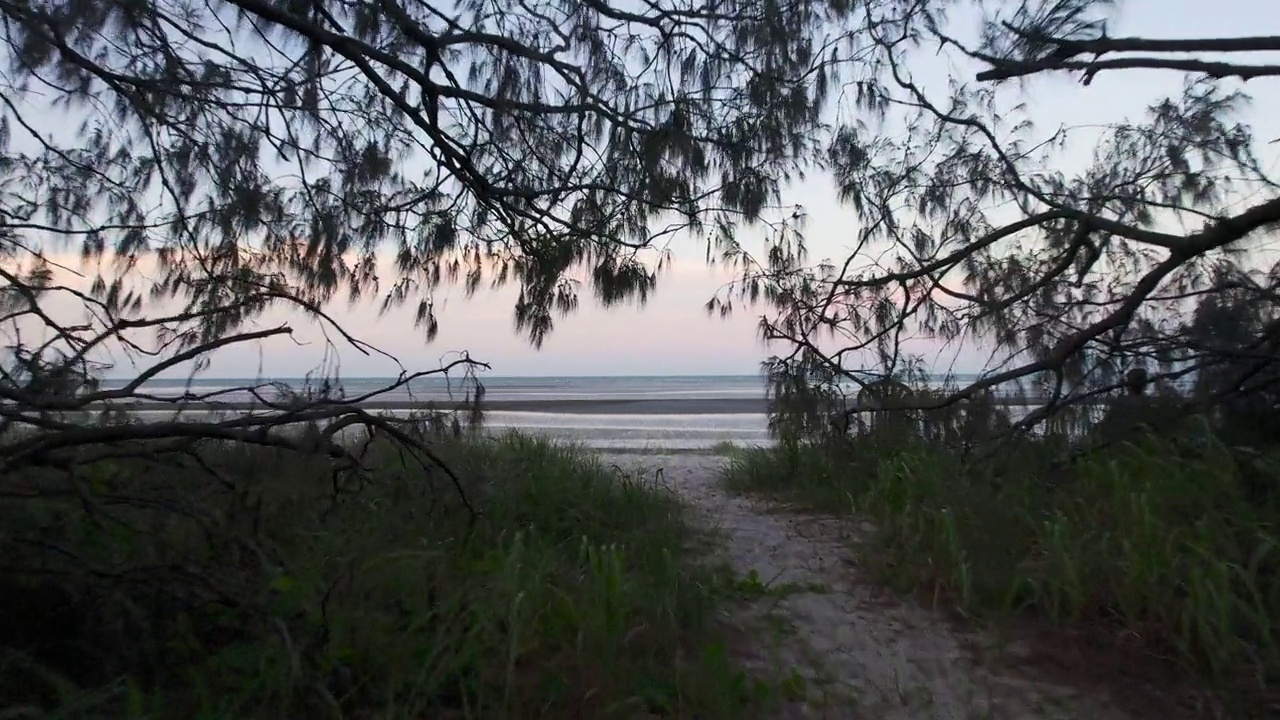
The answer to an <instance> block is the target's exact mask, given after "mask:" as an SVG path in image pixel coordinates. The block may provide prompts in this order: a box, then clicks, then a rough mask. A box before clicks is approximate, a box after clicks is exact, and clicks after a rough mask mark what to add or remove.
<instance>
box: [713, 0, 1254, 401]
mask: <svg viewBox="0 0 1280 720" xmlns="http://www.w3.org/2000/svg"><path fill="white" fill-rule="evenodd" d="M1113 9H1114V8H1113V3H1110V2H1104V1H1099V0H1038V1H1031V0H1026V1H1024V2H1021V3H1018V4H1012V3H986V4H980V3H943V2H926V1H917V2H884V3H880V2H877V3H865V4H860V5H858V6H857V8H856V9H855V10H854V11H853V12H854V13H855V14H858V15H861V17H862V27H863V29H862V30H861V31H860V34H859V37H860V38H862V40H863V42H864V44H863V46H862V49H861V51H860V58H861V59H862V63H863V64H862V65H861V69H860V70H859V71H858V74H859V81H858V82H857V84H856V91H857V92H856V93H848V94H849V96H850V97H855V98H856V101H857V104H858V108H859V110H860V112H859V113H858V114H857V116H856V119H855V120H851V121H849V122H847V123H844V124H842V125H840V126H839V127H836V128H834V129H833V131H832V133H831V134H830V136H828V137H826V139H825V148H824V163H825V167H826V168H827V169H828V170H829V171H830V172H831V173H832V175H833V177H834V179H835V181H836V182H837V184H838V187H839V190H840V194H841V197H842V199H843V200H844V201H845V203H846V204H847V205H848V206H849V208H851V209H852V211H853V212H855V213H856V215H857V217H858V220H859V223H858V226H857V227H856V228H855V229H854V230H852V231H851V233H850V234H851V237H849V238H847V239H845V243H844V244H845V246H846V247H847V248H848V250H847V251H846V252H844V253H843V254H842V255H841V256H840V257H837V258H834V259H829V260H824V261H822V262H818V263H815V262H813V261H811V260H810V259H809V257H808V254H807V252H806V248H805V243H804V238H803V234H802V228H801V227H800V225H799V224H798V223H790V224H788V225H787V226H786V227H784V228H781V229H780V230H779V232H777V233H775V234H774V235H773V236H772V238H771V241H770V244H769V245H768V247H767V248H766V249H765V251H764V252H763V253H754V252H752V251H751V249H750V248H747V247H745V246H742V245H740V244H735V243H733V242H728V243H724V244H723V245H722V246H721V248H720V250H721V251H722V252H723V254H724V256H725V257H727V258H728V259H729V260H730V261H732V262H735V263H737V266H738V267H739V268H740V269H741V271H742V273H741V277H740V279H739V280H738V281H737V282H736V283H735V285H734V286H733V287H731V288H730V289H729V290H728V291H726V292H724V293H722V294H720V295H717V296H716V297H715V298H714V299H713V300H712V301H711V302H710V303H709V305H708V309H709V310H711V311H716V310H720V311H722V312H723V311H725V310H726V309H727V308H730V307H732V305H733V303H734V302H735V301H736V302H747V303H752V302H758V303H762V304H764V305H765V306H766V307H767V308H768V311H767V314H766V315H765V317H764V318H763V319H762V322H761V334H762V335H763V337H765V338H767V339H770V340H774V341H778V342H780V343H782V344H783V346H784V347H787V348H789V349H788V350H787V351H786V352H784V353H782V354H781V355H779V356H778V357H775V358H774V359H773V360H772V361H771V362H770V363H768V364H767V367H768V369H769V370H770V371H771V372H772V373H773V374H775V375H785V376H796V377H801V376H803V377H823V378H825V379H824V380H823V381H824V382H828V383H845V384H846V385H861V384H862V383H865V382H866V381H867V380H868V378H867V376H865V375H862V374H860V373H859V372H858V371H859V370H860V369H862V368H864V367H874V368H876V369H877V372H879V373H881V374H883V375H892V376H895V377H905V374H906V373H907V372H908V371H909V370H910V369H911V368H912V367H913V366H914V365H913V363H912V361H914V362H915V363H916V364H918V361H919V360H920V358H911V357H908V354H907V353H906V352H905V351H904V349H903V348H904V341H905V340H907V339H910V338H915V337H921V336H924V337H932V338H936V339H939V340H942V341H947V342H951V341H960V340H965V341H972V342H976V343H977V344H979V345H981V346H984V347H986V348H988V349H992V350H994V354H993V355H992V362H991V364H990V368H991V369H990V370H989V371H988V372H987V373H986V374H985V375H984V376H983V377H982V378H981V379H980V380H979V381H977V382H974V383H970V384H967V385H966V386H963V387H960V388H957V389H956V391H955V392H953V393H949V394H947V396H946V397H945V398H937V399H934V400H930V401H929V403H928V404H931V405H938V404H948V403H955V402H959V401H961V400H964V399H966V398H970V397H976V396H977V395H978V394H980V393H981V392H983V391H984V390H986V389H989V388H993V387H996V386H998V385H1005V384H1007V383H1013V382H1015V381H1020V382H1022V384H1023V386H1024V388H1026V387H1031V388H1032V389H1031V392H1033V394H1036V395H1042V396H1045V397H1047V398H1048V400H1049V402H1048V403H1047V404H1046V405H1045V406H1044V407H1043V408H1042V409H1041V410H1040V411H1037V412H1035V413H1033V414H1032V415H1031V416H1030V417H1029V418H1028V419H1027V420H1026V423H1025V424H1032V423H1036V422H1038V421H1040V420H1043V419H1045V418H1046V417H1047V416H1049V415H1050V414H1052V413H1054V412H1056V411H1058V410H1060V409H1062V408H1064V407H1069V406H1072V405H1078V404H1080V403H1083V402H1085V401H1088V400H1090V399H1091V398H1095V397H1096V396H1097V395H1098V394H1100V393H1103V392H1114V391H1115V390H1116V389H1118V388H1119V387H1120V386H1121V385H1122V383H1123V373H1124V372H1125V371H1126V370H1128V369H1130V368H1132V367H1147V368H1148V369H1149V370H1150V371H1151V373H1152V375H1151V377H1152V379H1153V380H1154V381H1157V382H1163V381H1169V380H1176V379H1179V378H1182V379H1187V378H1193V377H1194V376H1195V373H1196V370H1197V369H1198V368H1201V367H1204V368H1205V369H1206V370H1207V369H1208V368H1209V366H1210V365H1213V364H1214V363H1216V362H1217V361H1216V360H1212V359H1210V358H1207V357H1204V356H1202V355H1201V354H1199V353H1198V352H1197V351H1196V348H1195V347H1194V346H1193V345H1192V344H1189V338H1188V336H1187V334H1186V333H1184V332H1183V327H1182V324H1183V323H1182V319H1183V318H1184V317H1186V316H1188V315H1189V313H1191V312H1192V311H1193V310H1194V308H1195V307H1196V303H1197V302H1198V298H1201V297H1204V296H1206V295H1209V296H1213V295H1217V294H1218V293H1220V292H1221V291H1222V289H1223V288H1224V287H1226V286H1224V285H1223V284H1222V282H1221V279H1222V278H1223V277H1227V276H1229V277H1231V278H1234V279H1233V280H1232V282H1233V283H1234V284H1235V285H1236V286H1243V285H1246V284H1247V285H1248V287H1249V288H1250V290H1249V291H1248V292H1250V293H1251V294H1252V295H1253V297H1254V299H1255V302H1257V303H1266V304H1273V303H1274V298H1275V297H1276V295H1275V289H1276V280H1277V278H1278V277H1280V273H1277V271H1276V270H1275V269H1270V268H1269V267H1268V265H1269V264H1270V263H1271V262H1274V258H1270V259H1268V258H1267V257H1266V256H1264V255H1261V254H1258V253H1256V252H1254V250H1255V249H1256V248H1257V247H1258V244H1259V241H1260V240H1261V239H1262V238H1264V237H1265V236H1266V234H1267V232H1268V231H1270V230H1273V229H1274V227H1275V224H1276V223H1277V222H1278V221H1280V185H1278V184H1277V178H1276V177H1275V175H1274V174H1273V173H1270V172H1269V171H1268V169H1267V168H1265V167H1264V166H1263V164H1262V163H1261V162H1260V161H1259V158H1258V155H1257V153H1258V151H1259V147H1260V144H1261V143H1262V142H1263V141H1264V140H1266V138H1264V139H1262V140H1259V139H1257V138H1255V137H1254V135H1253V133H1252V131H1251V130H1250V128H1249V127H1248V126H1246V125H1245V124H1244V123H1243V122H1242V120H1241V119H1240V118H1241V114H1240V113H1241V110H1242V108H1243V107H1244V106H1245V104H1246V103H1247V100H1248V97H1247V95H1246V94H1245V89H1244V85H1243V83H1244V81H1252V82H1251V85H1250V87H1251V88H1252V87H1253V83H1261V84H1259V85H1257V87H1259V88H1262V89H1264V91H1266V90H1267V89H1269V88H1271V85H1269V84H1267V83H1274V81H1275V79H1274V78H1275V76H1276V75H1280V65H1277V64H1275V63H1274V61H1273V60H1271V61H1270V62H1267V63H1263V64H1249V62H1248V61H1249V58H1250V57H1253V56H1256V54H1257V53H1259V52H1262V51H1274V50H1277V49H1280V38H1277V37H1254V38H1189V39H1169V40H1165V39H1162V40H1152V39H1145V38H1140V37H1112V36H1110V35H1109V34H1108V33H1107V19H1108V16H1109V14H1110V13H1111V12H1112V11H1113ZM975 15H979V16H980V17H981V22H980V23H979V25H978V30H977V31H976V32H974V31H973V29H972V27H973V25H972V20H973V18H974V16H975ZM935 54H940V55H942V56H943V57H944V58H946V59H947V60H945V61H943V62H941V63H939V61H936V60H933V59H932V57H931V56H933V55H935ZM1268 60H1270V59H1269V58H1268ZM930 61H932V62H935V63H938V64H940V65H941V66H942V67H944V68H945V67H947V65H946V62H948V61H949V62H952V63H953V65H951V68H952V75H951V77H950V78H949V82H946V81H943V82H939V81H936V80H934V81H932V82H925V81H924V80H917V79H916V78H917V75H916V73H914V72H913V71H914V70H915V69H917V68H919V67H920V64H921V63H923V62H930ZM955 67H960V68H965V67H968V68H971V69H972V75H969V76H968V77H963V76H956V75H955V74H954V73H955V72H956V70H955V69H954V68H955ZM1133 68H1145V69H1148V70H1162V71H1164V72H1166V73H1169V72H1181V73H1183V74H1184V75H1185V78H1186V80H1185V83H1184V84H1183V87H1182V91H1181V92H1180V93H1179V94H1176V95H1175V96H1172V97H1168V98H1164V99H1157V100H1156V101H1154V102H1152V103H1151V104H1150V106H1149V107H1148V108H1147V109H1146V112H1145V115H1144V116H1143V117H1141V118H1134V119H1124V118H1121V117H1116V118H1115V120H1114V121H1113V122H1111V123H1110V124H1108V125H1107V126H1105V127H1103V128H1098V127H1089V128H1074V127H1065V126H1064V127H1058V128H1049V129H1044V128H1037V127H1035V126H1033V124H1032V122H1031V113H1030V111H1029V109H1028V108H1031V107H1034V106H1035V105H1036V103H1037V98H1038V97H1042V93H1048V92H1052V90H1051V89H1050V88H1049V87H1048V86H1047V85H1046V83H1045V79H1044V78H1043V77H1042V76H1047V75H1067V76H1070V77H1074V78H1077V79H1079V80H1080V81H1081V82H1083V83H1084V84H1086V85H1088V84H1089V83H1090V82H1091V81H1092V79H1093V78H1094V77H1095V76H1097V75H1098V74H1100V73H1120V72H1126V71H1129V70H1131V69H1133ZM1148 74H1149V73H1148ZM924 75H926V76H927V73H925V74H924ZM1013 82H1017V83H1019V85H1018V87H1013V86H1012V83H1013ZM1085 92H1086V96H1087V92H1088V91H1085ZM1081 159H1084V160H1085V161H1086V162H1084V163H1083V167H1080V169H1078V170H1076V169H1073V166H1080V165H1081V163H1080V160H1081ZM1268 270H1270V271H1268ZM1200 307H1201V310H1202V312H1204V313H1208V312H1210V310H1209V308H1208V306H1207V305H1203V304H1201V305H1200ZM1203 322H1205V323H1208V322H1209V321H1207V320H1206V321H1203ZM1210 324H1211V323H1210ZM1264 330H1265V332H1264ZM1233 332H1236V333H1237V334H1238V335H1239V337H1235V338H1233V339H1232V342H1233V343H1244V344H1245V345H1256V344H1258V343H1262V342H1263V337H1264V335H1267V334H1268V333H1270V332H1271V330H1270V329H1269V326H1266V325H1265V322H1262V321H1256V322H1251V324H1248V325H1247V326H1240V327H1238V328H1236V329H1235V330H1234V331H1233ZM1246 338H1247V341H1246ZM789 386H790V385H789V384H788V383H786V382H781V383H775V387H783V388H785V387H789Z"/></svg>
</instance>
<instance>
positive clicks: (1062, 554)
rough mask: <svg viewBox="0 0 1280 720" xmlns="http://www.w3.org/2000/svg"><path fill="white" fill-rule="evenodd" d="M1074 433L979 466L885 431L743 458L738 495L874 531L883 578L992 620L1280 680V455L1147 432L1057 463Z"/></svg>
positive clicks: (1206, 671) (1216, 676)
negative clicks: (765, 497)
mask: <svg viewBox="0 0 1280 720" xmlns="http://www.w3.org/2000/svg"><path fill="white" fill-rule="evenodd" d="M1060 450H1061V441H1060V440H1058V439H1050V440H1009V441H1005V442H1004V443H1003V444H1002V445H1001V446H999V447H998V448H997V450H996V451H995V452H994V453H992V454H987V455H983V456H979V457H976V458H975V457H970V458H968V459H965V458H963V457H962V456H960V455H959V454H958V453H955V452H952V451H950V450H948V449H947V448H945V447H942V446H940V445H929V444H925V443H922V442H918V441H916V442H906V443H893V444H887V443H885V442H883V441H878V440H876V439H874V438H872V437H863V438H859V439H855V440H853V441H851V442H848V443H846V444H842V445H839V446H835V445H830V446H817V445H801V444H782V445H780V446H779V447H777V448H774V449H767V450H761V449H757V450H751V451H747V452H744V453H741V454H738V455H736V456H734V457H733V459H732V460H731V463H730V466H729V469H728V470H727V471H726V474H725V482H726V483H727V485H728V486H729V487H730V488H731V489H735V490H738V491H742V492H753V493H764V494H769V495H775V496H783V497H786V498H787V499H790V500H793V501H799V502H801V503H803V504H805V505H807V506H809V507H811V508H815V509H820V510H823V511H826V512H832V513H836V514H842V515H857V516H858V517H859V518H861V519H865V520H870V521H871V522H872V524H873V525H874V528H875V530H874V532H873V537H872V538H871V539H870V543H869V547H867V548H863V550H864V553H863V554H864V555H869V556H870V559H871V560H872V561H873V564H874V566H875V567H876V568H877V570H878V571H879V573H880V577H881V578H882V579H883V580H884V581H885V582H887V583H888V584H890V585H892V586H894V587H896V588H898V589H900V590H903V591H907V590H912V591H917V592H922V594H924V595H925V596H927V597H932V598H934V599H935V600H938V601H939V602H940V603H945V605H946V606H947V607H949V608H953V609H955V610H958V611H960V612H962V613H964V614H966V615H968V616H970V617H973V618H982V619H986V620H999V619H1008V618H1011V617H1015V616H1016V617H1033V618H1039V619H1040V620H1041V621H1043V622H1046V623H1050V624H1052V625H1055V626H1059V627H1072V628H1079V627H1081V626H1086V627H1093V628H1096V629H1098V630H1099V631H1100V633H1101V634H1103V635H1108V636H1111V637H1116V636H1119V635H1124V636H1126V637H1131V638H1137V639H1139V641H1140V642H1141V643H1142V646H1143V649H1144V650H1145V651H1146V652H1148V653H1151V654H1153V655H1158V656H1162V657H1168V658H1172V659H1173V660H1174V661H1175V662H1176V663H1177V664H1178V665H1179V666H1180V667H1181V668H1182V671H1183V672H1186V673H1187V674H1188V675H1189V676H1193V677H1195V678H1197V679H1203V680H1209V681H1213V682H1218V681H1222V682H1228V683H1231V684H1232V686H1233V687H1237V686H1239V685H1240V684H1242V685H1243V686H1246V687H1247V688H1250V689H1252V690H1264V689H1267V688H1275V687H1276V685H1277V683H1280V625H1278V624H1277V623H1278V622H1280V487H1278V486H1277V480H1280V456H1277V455H1275V454H1272V455H1262V454H1251V453H1244V452H1239V451H1233V450H1229V449H1228V448H1226V447H1224V446H1221V445H1214V446H1203V445H1202V446H1200V447H1197V448H1195V449H1189V448H1187V447H1185V445H1180V444H1179V443H1177V442H1174V441H1164V442H1162V441H1156V440H1146V441H1143V442H1140V443H1139V444H1129V445H1125V446H1122V447H1120V448H1117V449H1114V450H1113V451H1111V452H1108V453H1106V454H1092V455H1085V456H1083V457H1082V458H1080V459H1078V460H1077V461H1075V462H1073V463H1070V464H1066V465H1063V464H1055V463H1054V462H1053V459H1054V458H1058V457H1061V456H1062V453H1061V452H1060Z"/></svg>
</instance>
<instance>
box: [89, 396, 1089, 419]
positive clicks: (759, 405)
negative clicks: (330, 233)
mask: <svg viewBox="0 0 1280 720" xmlns="http://www.w3.org/2000/svg"><path fill="white" fill-rule="evenodd" d="M1044 402H1045V399H1044V398H1009V399H1007V400H1006V401H1004V402H1002V403H1001V404H1002V405H1004V406H1006V407H1037V406H1039V405H1043V404H1044ZM1105 402H1106V399H1105V398H1099V399H1097V400H1095V401H1093V402H1089V403H1085V404H1088V405H1101V404H1104V403H1105ZM338 404H341V403H338ZM355 405H356V406H358V407H361V408H363V409H365V410H371V411H379V410H382V411H385V410H391V411H411V410H466V409H468V407H469V406H468V405H467V403H465V402H458V401H448V400H445V401H441V400H368V401H365V402H362V403H355ZM771 405H772V402H771V401H770V400H768V399H766V398H644V399H615V398H598V399H585V400H584V399H573V400H550V399H547V400H485V401H484V402H482V403H481V409H482V410H483V411H485V412H518V413H542V414H551V415H766V414H768V413H769V410H770V406H771ZM107 407H110V408H112V409H116V410H125V411H139V412H160V411H182V412H192V411H194V412H218V411H228V412H247V411H254V410H257V411H267V412H281V411H284V409H283V408H273V407H270V406H267V405H264V404H263V403H260V402H245V401H239V402H237V401H229V402H199V401H190V402H182V401H175V402H172V403H166V402H154V401H140V402H121V403H112V404H110V405H107V404H93V405H89V406H88V407H86V408H85V411H87V412H95V411H100V410H104V409H106V408H107Z"/></svg>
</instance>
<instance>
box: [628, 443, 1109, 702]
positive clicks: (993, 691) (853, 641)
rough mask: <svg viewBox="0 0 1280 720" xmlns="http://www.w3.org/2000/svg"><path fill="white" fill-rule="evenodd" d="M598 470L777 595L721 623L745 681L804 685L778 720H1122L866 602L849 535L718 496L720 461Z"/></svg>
mask: <svg viewBox="0 0 1280 720" xmlns="http://www.w3.org/2000/svg"><path fill="white" fill-rule="evenodd" d="M604 459H605V462H607V463H611V464H616V465H618V466H619V467H621V468H623V469H625V470H628V471H632V472H638V473H643V474H644V476H646V477H648V478H651V479H654V480H655V481H656V482H659V483H661V484H663V485H664V486H666V487H669V488H670V489H671V490H673V491H674V492H676V493H677V494H678V495H680V496H681V497H682V498H684V499H685V501H686V502H688V503H689V504H690V505H692V506H693V507H695V508H697V510H698V511H699V513H700V514H702V515H703V516H704V517H705V519H706V521H707V522H708V523H709V524H710V525H711V526H713V527H714V528H717V529H719V530H720V531H721V533H722V535H723V537H724V540H725V547H724V553H725V555H726V557H725V559H726V560H727V561H728V562H729V563H730V564H731V566H732V567H733V569H734V571H735V572H736V573H737V574H738V575H739V576H748V575H749V574H750V573H752V571H754V572H755V573H756V574H758V577H759V581H760V582H761V583H763V584H765V586H766V587H767V588H777V589H781V591H777V592H765V593H759V594H758V595H756V596H755V599H754V600H752V601H750V602H745V601H744V603H743V605H744V607H742V608H741V609H739V610H735V617H734V618H733V620H734V621H735V622H736V623H737V624H738V625H739V626H740V627H742V628H743V629H744V631H745V633H748V634H746V635H744V636H746V637H750V638H752V639H753V642H752V643H750V644H744V645H747V647H744V648H743V649H742V650H743V654H744V657H743V659H744V660H745V661H747V662H748V663H749V664H750V665H752V666H754V668H755V669H756V670H757V671H761V672H771V671H772V672H775V673H778V672H779V671H780V672H781V674H782V675H783V676H785V675H787V674H788V673H798V674H799V675H800V676H802V677H803V678H804V679H805V682H804V683H803V685H802V687H803V694H804V695H806V696H807V698H808V700H807V701H806V702H802V703H801V702H798V703H795V704H794V706H792V707H789V708H787V712H786V715H787V716H788V717H805V718H851V719H857V720H863V719H870V718H876V719H877V720H891V719H899V718H900V719H903V720H952V719H956V720H959V719H963V720H969V719H974V720H977V719H978V718H991V719H993V720H996V719H998V720H1006V719H1007V720H1023V719H1024V718H1025V719H1026V720H1030V719H1031V718H1036V719H1037V720H1039V719H1042V718H1073V719H1074V718H1080V719H1082V720H1083V719H1088V720H1094V719H1095V718H1096V719H1097V720H1123V719H1124V718H1125V717H1126V716H1125V715H1123V714H1121V713H1119V712H1118V711H1117V710H1115V709H1113V708H1111V707H1107V706H1104V705H1103V704H1102V703H1100V702H1098V701H1097V700H1096V699H1092V698H1086V697H1083V696H1082V694H1081V693H1080V692H1077V691H1073V690H1069V689H1067V688H1063V687H1059V686H1055V685H1051V684H1048V683H1044V682H1037V681H1033V680H1031V679H1029V678H1025V677H1016V676H1014V674H1013V673H1010V672H1008V671H996V670H993V669H992V668H991V667H990V666H989V664H986V663H979V662H978V661H977V660H976V659H975V656H974V654H973V653H972V652H970V651H969V650H968V649H967V648H971V647H974V646H975V644H974V643H975V641H979V642H980V641H981V638H976V637H975V636H972V635H967V634H962V633H960V632H959V631H957V630H955V629H954V628H953V627H952V626H951V625H950V624H948V623H946V622H945V621H943V620H942V619H940V618H939V617H938V616H937V615H935V614H934V613H931V612H929V611H928V610H926V609H924V608H921V607H919V606H918V605H915V604H913V603H911V602H909V601H903V600H900V599H894V598H891V597H886V594H885V593H883V592H877V590H876V588H875V587H874V585H873V584H872V583H871V582H869V581H868V579H867V578H866V577H864V574H863V573H861V572H860V569H859V567H858V564H857V562H856V561H855V558H854V553H853V551H852V550H851V547H854V546H856V542H853V541H854V540H856V537H855V535H854V533H856V532H857V531H858V530H857V529H856V528H853V527H851V524H850V523H847V522H841V521H837V520H835V519H831V518H821V517H814V516H811V515H805V514H801V513H796V512H787V511H785V508H779V507H776V506H773V505H771V504H769V503H765V502H762V501H758V500H753V499H749V498H744V497H739V496H735V495H730V494H728V493H726V492H725V491H724V490H723V489H722V488H721V487H720V483H719V472H720V470H721V469H722V467H723V466H724V463H725V462H726V460H725V459H724V458H722V457H715V456H703V455H678V454H677V455H606V456H605V458H604ZM780 626H781V629H779V628H780ZM770 628H773V629H774V630H775V631H774V632H770ZM774 677H778V675H777V674H775V675H774Z"/></svg>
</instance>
